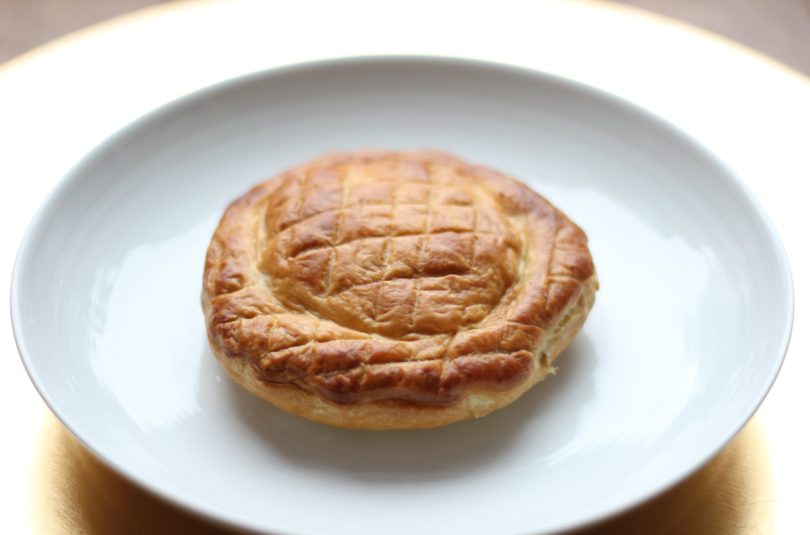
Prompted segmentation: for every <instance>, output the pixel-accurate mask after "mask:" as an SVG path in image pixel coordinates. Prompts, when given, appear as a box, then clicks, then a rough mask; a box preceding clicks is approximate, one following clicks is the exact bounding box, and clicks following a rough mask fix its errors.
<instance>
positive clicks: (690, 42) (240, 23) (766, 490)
mask: <svg viewBox="0 0 810 535" xmlns="http://www.w3.org/2000/svg"><path fill="white" fill-rule="evenodd" d="M288 4H290V5H289V6H284V7H283V8H282V7H281V6H279V5H273V4H271V3H266V2H258V1H252V0H237V1H218V2H217V1H214V2H181V3H177V4H170V5H163V6H158V7H155V8H150V9H147V10H143V11H140V12H136V13H134V14H131V15H128V16H125V17H121V18H119V19H115V20H113V21H110V22H107V23H104V24H101V25H98V26H96V27H93V28H90V29H88V30H85V31H82V32H79V33H77V34H74V35H71V36H68V37H66V38H63V39H60V40H57V41H56V42H53V43H51V44H49V45H46V46H45V47H42V48H40V49H37V50H35V51H33V52H31V53H29V54H26V55H24V56H22V57H20V58H18V59H16V60H14V61H12V62H10V63H8V64H6V65H4V66H0V147H2V149H0V150H2V151H3V152H2V157H0V177H2V179H3V184H4V185H5V186H6V189H5V191H4V194H3V195H2V196H0V203H2V204H0V215H2V217H3V221H2V228H3V232H2V233H1V234H0V245H2V248H0V255H2V262H0V279H2V280H6V281H8V280H10V273H11V267H12V261H13V257H14V253H15V251H16V248H17V245H18V244H19V240H20V239H21V236H22V234H23V231H24V229H25V226H26V225H27V223H28V221H29V220H30V218H31V215H32V214H33V212H34V210H35V209H36V207H37V206H38V205H39V204H40V203H41V201H42V199H43V197H44V196H45V195H46V193H47V191H48V190H49V189H50V188H51V187H52V186H53V185H54V183H55V181H56V180H57V178H58V177H59V176H60V175H61V174H63V173H64V171H65V170H66V169H67V168H68V167H69V166H70V165H71V164H72V163H73V162H75V161H76V160H77V159H78V158H79V157H81V156H82V155H83V154H84V153H86V152H87V151H88V150H89V149H91V148H92V147H93V146H94V145H95V144H96V143H98V142H99V141H100V140H101V139H103V138H104V137H105V136H106V135H108V134H109V133H110V132H112V131H113V130H115V129H116V128H118V127H120V126H121V125H122V124H125V123H126V122H127V121H129V120H131V119H133V118H135V117H137V116H139V115H141V114H142V113H144V112H145V111H148V110H149V109H152V108H154V107H156V106H158V105H160V104H162V103H164V102H166V101H168V100H170V99H172V98H176V97H177V96H179V95H182V94H185V93H188V92H189V91H192V90H194V89H195V88H198V87H200V86H203V85H207V84H210V83H214V82H216V81H219V80H222V79H225V78H228V77H231V76H236V75H239V74H244V73H246V72H251V71H255V70H259V69H262V68H267V67H271V66H276V65H281V64H285V63H291V62H297V61H303V60H309V59H316V58H322V57H327V56H332V57H335V56H348V55H356V54H370V53H416V54H431V53H435V54H440V55H451V56H465V57H476V58H481V59H489V60H495V61H502V62H507V63H512V64H518V65H525V66H529V67H533V68H538V69H542V70H545V71H548V72H552V73H556V74H559V75H562V76H566V77H568V78H572V79H576V80H580V81H583V82H586V83H589V84H591V85H595V86H598V87H602V88H604V89H606V90H608V91H611V92H613V93H616V94H618V95H620V96H623V97H625V98H627V99H630V100H632V101H634V102H636V103H638V104H639V105H641V106H644V107H647V108H649V109H651V110H653V111H654V112H656V113H657V114H659V115H661V116H663V117H664V118H665V119H667V120H669V121H671V122H672V123H674V124H676V125H678V126H680V127H681V128H683V129H684V130H686V131H687V132H689V133H690V134H691V135H693V136H694V137H695V138H697V139H698V140H700V141H701V142H702V143H704V144H706V145H707V146H708V147H710V148H711V149H712V150H713V151H714V152H716V153H717V154H718V155H719V156H720V157H721V158H722V159H723V160H724V161H725V162H727V163H728V164H729V165H731V166H732V168H733V169H734V170H735V171H737V172H738V174H739V175H740V176H741V177H742V178H743V179H744V180H745V181H746V183H747V184H748V185H749V187H750V188H751V189H752V190H753V191H754V193H755V194H756V195H757V196H758V197H760V199H761V200H762V201H763V203H764V205H765V207H766V208H767V209H768V210H769V212H770V214H771V215H772V217H773V219H774V220H775V223H776V224H777V227H778V229H779V230H780V232H781V234H782V237H783V239H784V241H785V244H786V247H787V250H788V254H789V256H790V258H791V262H792V266H793V272H794V278H795V287H796V300H797V309H796V319H795V324H794V335H793V341H792V343H791V348H790V350H789V353H788V356H787V359H786V362H785V365H784V367H783V370H782V372H781V374H780V377H779V379H778V380H777V383H776V385H775V387H774V388H773V390H772V392H771V394H770V395H769V397H768V398H767V400H766V401H765V403H764V404H763V405H762V407H761V408H760V409H759V411H758V413H757V415H756V416H755V417H754V418H753V419H752V420H751V422H749V424H748V425H747V426H746V427H745V428H744V429H743V430H742V431H741V432H740V433H739V434H738V435H737V436H736V437H735V438H734V439H733V440H732V441H731V442H730V443H729V444H728V446H727V447H726V448H725V449H724V450H723V451H722V452H721V453H720V454H719V455H718V456H717V457H715V458H714V459H713V460H712V461H710V462H709V463H708V464H707V465H706V466H704V467H703V468H702V469H700V470H699V471H698V472H696V473H695V474H694V475H692V476H691V477H690V478H688V479H687V480H685V481H684V482H682V483H681V484H679V485H678V486H676V487H675V488H673V489H671V490H669V491H668V492H666V493H664V494H663V495H661V496H659V497H657V498H655V499H653V500H652V501H650V502H648V503H647V504H645V505H643V506H641V507H639V508H636V509H634V510H632V511H630V512H627V513H625V514H623V515H621V516H619V517H617V518H614V519H611V520H608V521H607V522H606V523H603V524H601V525H599V526H596V527H591V528H589V529H588V530H586V531H585V533H645V534H646V533H690V534H692V533H712V534H715V533H718V534H723V533H729V534H731V533H734V534H737V533H742V534H749V533H751V534H754V533H774V532H777V533H810V522H809V521H808V515H807V513H806V507H807V503H808V501H810V493H808V491H807V490H806V485H805V481H806V480H807V479H808V478H809V477H810V461H808V459H807V455H806V452H807V451H808V450H810V438H808V435H807V432H806V431H805V427H806V424H805V423H804V421H805V420H806V418H805V417H804V416H803V412H804V407H807V406H810V393H808V389H807V388H806V387H805V385H804V381H805V380H806V378H807V377H808V376H810V373H808V372H810V364H808V362H807V359H806V358H804V357H806V356H807V355H808V351H807V350H808V340H810V338H809V337H808V333H809V332H810V316H809V315H808V314H806V313H805V310H804V308H803V307H804V302H805V301H806V298H807V297H810V284H808V281H809V280H810V279H808V277H807V273H810V247H808V245H807V240H806V238H805V232H806V231H805V230H804V229H806V228H810V215H808V213H807V210H806V207H805V206H804V204H805V203H804V202H803V197H804V196H803V195H801V189H802V188H804V187H806V186H805V185H804V184H806V183H807V182H808V179H810V157H808V155H810V81H808V80H807V79H806V78H804V77H802V76H801V75H798V74H797V73H795V72H793V71H791V70H790V69H787V68H785V67H783V66H781V65H779V64H777V63H775V62H772V61H770V60H768V59H766V58H764V57H763V56H760V55H758V54H756V53H755V52H752V51H750V50H747V49H744V48H741V47H739V46H736V45H733V44H730V43H729V42H727V41H724V40H722V39H720V38H717V37H714V36H712V35H709V34H706V33H703V32H701V31H698V30H695V29H693V28H690V27H688V26H685V25H682V24H677V23H673V22H671V21H667V20H665V19H661V18H656V17H653V16H650V15H646V14H643V13H642V12H639V11H635V10H632V9H629V8H621V7H616V6H615V5H605V4H601V3H597V2H582V1H568V2H565V1H545V2H537V3H532V4H526V3H517V2H512V3H510V2H500V3H499V6H500V7H501V10H500V11H501V12H502V15H500V16H495V17H494V19H493V16H492V14H491V13H489V12H488V11H487V10H486V9H483V8H482V9H479V8H477V7H474V6H471V5H468V7H467V9H468V10H469V11H468V13H467V23H468V24H469V25H471V27H473V28H474V27H475V23H476V22H478V23H480V24H484V23H486V24H489V25H490V26H491V27H493V28H494V27H498V28H500V30H493V31H495V32H500V34H499V39H496V40H486V41H487V42H484V41H485V40H482V39H480V38H479V36H478V35H476V34H475V32H474V31H471V32H469V33H464V30H463V29H462V30H460V33H459V34H457V35H452V36H448V35H446V34H442V33H441V32H440V31H438V30H437V31H431V28H432V27H428V28H425V33H424V35H423V36H422V38H421V39H420V40H419V42H413V40H412V39H409V38H408V37H409V36H408V35H407V34H406V33H398V31H397V30H396V29H389V30H388V31H387V33H386V32H382V31H379V30H378V29H374V28H365V29H363V28H360V29H359V30H363V31H359V30H358V32H355V34H352V32H347V35H346V37H345V39H342V40H341V41H339V42H337V41H335V42H319V41H318V40H317V39H316V40H309V41H305V42H302V43H301V44H300V46H297V47H295V48H292V49H291V48H290V47H281V46H278V44H279V43H278V42H277V41H275V40H274V36H273V35H272V32H268V31H267V26H266V21H267V20H271V19H283V20H284V21H286V23H287V24H289V25H293V26H294V25H295V24H296V22H300V21H302V20H306V17H307V13H309V12H311V11H312V10H313V9H316V6H314V5H312V3H310V2H301V3H300V4H298V3H288ZM292 4H296V5H292ZM372 4H373V3H371V2H362V1H357V2H344V3H341V7H340V8H337V7H335V5H334V4H333V3H327V2H323V3H319V4H318V6H317V9H319V12H320V13H321V16H320V17H318V20H321V19H322V20H323V21H324V22H317V21H316V22H315V23H312V21H309V22H310V24H315V27H310V33H312V34H313V35H317V34H318V32H319V31H323V32H327V31H328V28H326V26H323V27H320V26H318V24H324V25H326V24H328V21H330V20H334V17H337V16H340V12H341V10H346V9H348V8H349V7H354V8H356V9H357V10H358V12H363V10H364V9H373V6H372ZM416 4H419V2H415V3H414V5H412V6H411V8H410V9H414V10H417V11H418V10H419V6H418V5H416ZM452 4H453V3H448V4H447V5H446V6H445V5H441V6H440V7H436V6H435V5H431V8H430V9H431V13H432V16H433V17H434V18H435V19H436V20H438V21H441V20H442V17H447V18H450V17H452V16H453V10H454V9H458V6H455V5H452ZM501 4H502V5H501ZM427 5H428V4H427V3H426V5H425V8H426V9H427ZM437 5H438V4H437ZM347 6H348V7H347ZM521 9H523V10H529V11H530V13H526V14H525V15H524V16H521V17H519V18H521V19H524V18H528V19H531V22H532V32H531V35H527V34H526V32H522V31H510V27H511V26H510V25H512V26H514V25H515V24H516V21H515V15H514V14H515V13H517V12H518V10H521ZM510 17H511V19H510ZM223 21H227V22H226V23H223ZM437 28H438V26H437ZM521 28H522V26H521ZM364 32H365V33H364ZM214 33H216V35H217V39H216V40H212V39H210V36H211V35H212V34H214ZM178 65H180V66H182V68H178ZM685 81H686V82H689V83H686V82H685ZM7 286H8V283H6V287H7ZM3 314H8V312H7V309H3ZM1 321H2V326H0V333H1V335H0V336H1V337H0V343H2V344H3V348H4V355H5V358H3V359H0V396H2V401H3V403H2V405H0V406H2V407H3V409H2V410H3V421H4V422H5V424H6V432H5V433H4V440H3V445H2V446H0V451H1V452H2V455H0V473H2V474H3V477H1V478H0V497H2V500H3V501H2V503H3V504H4V514H3V518H2V520H0V525H4V527H3V529H2V532H8V533H25V532H32V531H33V532H35V533H46V534H51V533H55V534H59V533H71V534H72V533H88V534H95V533H98V534H107V533H123V534H127V533H172V534H174V533H225V532H228V531H227V529H226V528H223V527H221V526H217V525H215V524H212V523H210V522H208V521H206V520H204V519H201V518H199V517H196V516H194V515H192V514H189V513H187V512H184V511H182V510H179V509H178V508H176V507H174V506H172V505H170V504H168V503H166V502H164V501H162V500H161V499H159V498H156V497H154V496H153V495H151V494H149V493H148V492H145V491H144V490H142V489H140V488H139V487H137V486H135V485H134V484H132V483H130V482H128V481H127V480H126V479H124V478H123V477H121V476H119V475H118V474H117V473H115V472H114V471H112V470H111V469H109V468H107V467H106V466H105V465H103V464H102V463H101V462H100V461H98V460H97V459H96V458H95V457H93V455H92V454H91V453H89V452H88V450H86V449H85V448H84V447H83V446H82V445H81V444H79V443H78V441H77V440H76V439H75V438H73V436H72V435H71V434H70V433H69V432H68V431H67V430H66V429H65V428H64V427H63V426H62V425H61V424H60V423H59V422H58V421H57V420H56V419H55V418H54V417H53V416H52V415H51V414H50V412H49V411H48V410H47V408H46V407H45V406H44V404H43V403H42V401H41V400H40V399H39V397H38V396H37V394H36V392H35V391H34V389H33V387H32V386H31V384H30V382H29V381H28V379H27V377H26V375H25V372H24V370H23V368H22V365H21V364H20V361H19V359H18V358H17V355H16V351H15V350H14V345H13V338H12V334H11V329H10V326H9V321H8V317H7V316H6V317H4V318H2V320H1Z"/></svg>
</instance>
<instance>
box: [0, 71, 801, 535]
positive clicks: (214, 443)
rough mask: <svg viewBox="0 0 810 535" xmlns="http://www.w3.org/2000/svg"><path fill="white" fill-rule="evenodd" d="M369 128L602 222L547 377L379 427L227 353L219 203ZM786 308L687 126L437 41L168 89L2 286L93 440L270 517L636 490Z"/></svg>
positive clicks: (719, 416)
mask: <svg viewBox="0 0 810 535" xmlns="http://www.w3.org/2000/svg"><path fill="white" fill-rule="evenodd" d="M368 147H380V148H395V149H409V148H421V147H429V148H438V149H441V150H446V151H449V152H454V153H456V154H458V155H459V156H460V157H462V158H464V159H466V160H468V161H471V162H476V163H481V164H484V165H487V166H491V167H493V168H496V169H499V170H501V171H503V172H505V173H507V174H509V175H512V176H515V177H517V178H520V179H522V180H523V181H525V182H526V183H528V184H529V185H530V186H532V187H534V188H535V189H536V190H537V191H539V192H540V193H541V194H543V195H544V196H546V197H547V198H548V199H550V200H551V201H552V202H553V203H555V204H556V205H557V206H559V207H560V208H561V209H562V210H563V211H564V212H565V213H566V214H568V215H569V216H570V217H571V218H572V219H573V220H574V221H576V222H577V223H578V224H579V225H580V226H581V227H583V229H584V230H585V231H586V232H587V233H588V235H589V238H590V246H591V250H592V253H593V256H594V259H595V261H596V265H597V269H598V271H599V278H600V281H601V289H600V291H599V294H598V297H597V301H596V305H595V307H594V309H593V311H592V313H591V315H590V317H589V319H588V321H587V323H586V325H585V328H584V330H583V331H582V333H580V335H579V336H578V338H577V339H576V340H575V342H574V343H573V345H572V346H571V347H570V348H569V349H568V350H567V351H566V352H565V353H564V354H563V355H562V356H561V357H560V359H559V361H558V367H559V373H558V375H557V376H555V377H551V378H549V379H547V380H546V381H544V382H543V383H541V384H540V385H538V386H537V387H535V388H534V389H533V390H532V391H531V392H530V393H529V394H527V395H525V396H524V397H523V398H521V399H520V400H519V401H518V402H516V403H515V404H513V405H511V406H510V407H507V408H506V409H503V410H501V411H499V412H497V413H495V414H492V415H490V416H488V417H486V418H484V419H481V420H476V421H469V422H464V423H461V424H456V425H452V426H449V427H445V428H440V429H434V430H429V431H415V432H413V431H412V432H386V433H378V432H358V431H346V430H339V429H333V428H330V427H326V426H322V425H319V424H314V423H310V422H307V421H304V420H301V419H299V418H295V417H293V416H289V415H286V414H283V413H281V412H279V411H278V410H276V409H274V408H273V407H271V406H270V405H268V404H266V403H264V402H262V401H261V400H258V399H255V398H253V397H252V396H250V394H247V393H245V392H244V391H242V389H241V388H239V387H238V386H237V385H235V384H233V382H232V381H230V380H229V379H228V378H227V377H226V376H225V374H224V372H223V371H222V370H221V369H220V368H219V366H218V364H217V363H216V362H215V360H214V358H213V357H212V355H211V353H210V350H209V348H208V344H207V340H206V335H205V326H204V324H203V319H202V312H201V310H200V303H199V294H200V284H201V274H202V269H203V258H204V254H205V249H206V246H207V244H208V240H209V239H210V236H211V232H212V231H213V229H214V227H215V226H216V223H217V220H218V218H219V216H220V214H221V212H222V210H223V208H224V207H225V206H226V205H227V204H228V202H230V200H232V199H233V198H234V197H236V196H237V195H238V194H240V193H241V192H243V191H244V190H245V189H246V188H247V187H249V186H250V185H252V184H254V183H257V182H259V181H261V180H262V179H265V178H267V177H270V176H272V175H274V174H276V173H277V172H279V171H281V170H283V169H285V168H287V167H289V166H291V165H294V164H296V163H299V162H302V161H306V160H307V159H309V158H311V157H313V156H316V155H318V154H319V153H322V152H325V151H329V150H334V149H359V148H368ZM792 306H793V302H792V288H791V281H790V273H789V267H788V263H787V259H786V257H785V254H784V252H783V249H782V246H781V244H780V242H779V239H778V236H777V234H776V232H775V230H774V229H773V227H772V225H771V224H770V222H769V221H768V219H767V217H766V216H765V214H764V213H763V211H762V210H761V208H760V207H759V205H758V203H757V202H756V201H755V200H754V199H753V198H752V197H751V195H750V193H748V191H747V189H745V187H744V186H743V185H742V184H741V182H740V181H739V180H738V179H737V178H735V177H734V176H733V175H732V174H731V173H730V171H728V170H727V169H726V168H725V167H724V166H723V164H722V163H721V162H719V161H717V160H716V159H715V158H714V157H713V156H712V155H711V154H710V153H709V152H708V151H706V150H705V149H704V148H702V147H701V146H700V145H698V144H697V143H695V142H694V141H692V140H690V139H689V138H688V137H687V136H685V135H684V134H683V133H681V132H679V131H678V130H676V129H674V128H673V127H671V126H669V125H667V124H666V123H664V122H662V121H660V120H658V119H656V118H655V117H654V116H652V115H650V114H648V113H646V112H644V111H642V110H640V109H638V108H636V107H634V106H632V105H631V104H628V103H625V102H622V101H619V100H617V99H615V98H612V97H610V96H608V95H605V94H602V93H601V92H599V91H596V90H593V89H589V88H586V87H583V86H580V85H577V84H574V83H571V82H568V81H564V80H560V79H557V78H554V77H549V76H547V75H543V74H541V73H537V72H532V71H526V70H521V69H517V68H514V67H506V66H499V65H494V64H487V63H478V62H471V61H462V60H450V59H428V58H421V59H420V58H368V59H352V60H335V61H324V62H319V63H313V64H306V65H300V66H292V67H287V68H283V69H277V70H272V71H268V72H263V73H258V74H255V75H251V76H248V77H245V78H240V79H237V80H233V81H229V82H226V83H223V84H220V85H217V86H215V87H212V88H208V89H204V90H202V91H200V92H197V93H195V94H193V95H190V96H188V97H185V98H183V99H180V100H179V101H176V102H174V103H172V104H169V105H167V106H165V107H163V108H161V109H159V110H157V111H155V112H153V113H152V114H150V115H148V116H147V117H145V118H143V119H141V120H139V121H137V122H136V123H134V124H132V125H130V126H128V127H126V128H125V129H124V130H122V131H121V132H119V133H118V134H116V135H115V136H113V137H112V138H111V139H109V140H107V141H106V142H105V143H103V144H102V145H100V146H99V147H98V148H97V149H96V150H95V151H93V152H92V153H91V154H90V155H89V156H87V157H86V158H85V159H84V160H83V161H82V162H81V163H80V164H79V165H77V166H76V167H75V168H74V169H73V170H72V171H71V172H70V173H69V175H68V176H67V177H65V179H64V180H63V181H62V182H61V183H60V184H59V186H58V187H57V188H56V189H55V190H54V192H53V193H52V194H51V195H50V196H49V198H48V199H47V200H46V202H45V204H44V205H43V207H42V208H41V209H40V211H39V212H38V214H37V215H36V216H35V218H34V221H33V222H32V224H31V226H30V228H29V230H28V233H27V234H26V237H25V238H24V240H23V244H22V246H21V249H20V252H19V255H18V258H17V264H16V267H15V275H14V280H13V283H12V320H13V323H14V329H15V335H16V339H17V343H18V346H19V349H20V353H21V355H22V358H23V361H24V362H25V365H26V367H27V369H28V371H29V373H30V375H31V378H32V380H33V382H34V384H35V385H36V387H37V388H38V389H39V391H40V393H41V394H42V396H43V398H44V399H45V401H46V402H47V403H48V405H49V406H50V407H51V408H52V409H53V410H54V412H55V413H56V414H57V416H58V417H59V418H60V419H61V420H62V421H63V422H64V423H65V425H66V426H67V427H68V428H70V430H71V431H72V432H73V433H75V434H76V436H77V437H79V439H80V440H82V442H83V443H84V444H85V445H87V446H88V447H89V448H90V449H91V450H92V451H93V452H95V453H96V454H97V455H98V456H99V457H101V458H102V459H104V460H105V461H106V462H108V463H109V464H110V465H111V466H113V467H114V468H116V469H117V470H119V471H121V472H122V473H124V474H126V475H127V476H128V477H130V478H132V479H133V480H134V481H136V482H138V483H140V484H141V485H143V486H144V487H146V488H148V489H150V490H152V491H154V492H156V493H158V494H160V495H162V496H164V497H166V498H168V499H170V500H172V501H174V502H175V503H177V504H179V505H181V506H184V507H186V508H188V509H191V510H194V511H197V512H200V513H202V514H205V515H208V516H210V517H213V518H215V519H217V520H220V521H222V522H225V523H229V524H232V525H234V526H239V527H245V528H251V529H256V530H260V531H272V532H281V533H287V532H289V533H347V534H362V533H380V532H381V531H385V532H386V533H414V532H419V531H420V530H421V531H422V532H435V531H440V532H442V533H465V534H477V533H481V534H493V533H514V532H546V531H556V530H560V529H566V528H573V527H578V526H582V525H584V524H587V523H590V522H594V521H597V520H599V519H602V518H605V517H607V516H609V515H611V514H614V513H616V512H619V511H621V510H624V509H626V508H628V507H630V506H633V505H635V504H637V503H639V502H641V501H643V500H645V499H647V498H649V497H651V496H653V495H655V494H656V493H659V492H660V491H662V490H664V489H666V488H667V487H669V486H671V485H672V484H674V483H676V482H677V481H679V480H681V479H682V478H684V477H686V476H687V475H688V474H690V473H691V472H693V471H694V470H695V469H696V468H698V467H699V466H700V465H701V464H702V463H704V462H705V461H707V460H708V459H709V458H710V457H711V456H712V455H713V454H715V453H716V452H717V451H718V450H719V449H720V448H721V447H722V446H723V445H724V444H725V443H726V442H727V441H728V440H729V439H730V438H731V437H733V435H734V434H735V433H736V432H737V431H738V430H739V429H740V427H741V426H742V425H744V424H745V422H746V421H747V420H748V418H750V416H751V415H752V414H753V412H754V411H755V410H756V408H757V406H758V405H759V403H760V402H761V401H762V399H763V398H764V396H765V394H766V393H767V391H768V389H769V387H770V385H771V384H772V382H773V380H774V379H775V377H776V374H777V372H778V370H779V366H780V364H781V362H782V358H783V356H784V353H785V350H786V348H787V343H788V339H789V334H790V325H791V320H792Z"/></svg>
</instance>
